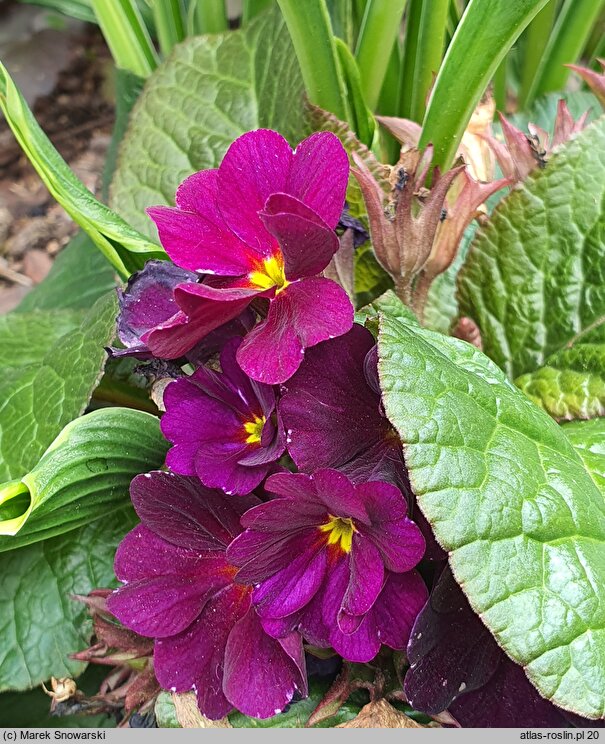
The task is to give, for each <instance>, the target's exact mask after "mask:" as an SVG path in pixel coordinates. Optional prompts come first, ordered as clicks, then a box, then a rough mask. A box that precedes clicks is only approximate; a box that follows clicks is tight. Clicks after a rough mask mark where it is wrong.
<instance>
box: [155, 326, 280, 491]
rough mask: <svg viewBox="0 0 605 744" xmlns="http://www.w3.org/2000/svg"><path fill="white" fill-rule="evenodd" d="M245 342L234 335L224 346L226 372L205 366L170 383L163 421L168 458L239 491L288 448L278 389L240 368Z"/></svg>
mask: <svg viewBox="0 0 605 744" xmlns="http://www.w3.org/2000/svg"><path fill="white" fill-rule="evenodd" d="M240 343H241V339H232V340H231V341H229V342H228V343H227V344H226V345H225V347H224V348H223V351H222V352H221V357H220V360H221V368H222V374H221V373H219V372H215V371H213V370H211V369H207V368H206V367H200V368H199V369H198V370H197V371H196V372H194V373H193V374H192V375H191V377H185V378H180V379H178V380H175V381H174V382H171V383H170V384H169V385H168V387H167V388H166V390H165V392H164V405H165V406H166V413H165V414H164V416H163V417H162V423H161V426H162V432H163V433H164V436H165V437H166V438H167V439H168V440H169V441H170V442H172V443H173V445H174V447H172V449H171V450H170V451H169V452H168V456H167V458H166V462H167V465H168V466H169V467H170V468H171V469H172V470H173V471H174V472H176V473H181V474H182V475H197V476H198V478H199V479H200V480H201V481H202V483H203V484H204V485H206V486H208V487H209V488H221V489H222V490H223V491H225V492H227V493H228V494H237V495H238V496H242V495H245V494H248V493H250V492H251V491H253V490H254V489H255V488H256V487H257V486H258V485H259V484H260V482H261V481H262V480H263V479H264V478H265V477H266V475H267V473H268V472H269V470H270V468H271V467H272V465H273V463H274V462H275V461H276V460H277V459H279V457H280V456H281V454H282V453H283V451H284V448H285V437H284V435H283V430H282V427H281V426H280V425H279V422H278V420H277V417H276V415H275V403H276V401H275V392H274V390H273V388H272V387H271V386H270V385H263V384H262V383H260V382H255V381H254V380H250V379H249V378H248V377H247V376H246V375H245V374H244V373H243V372H242V370H241V369H240V368H239V366H238V364H237V361H236V352H237V349H238V347H239V345H240Z"/></svg>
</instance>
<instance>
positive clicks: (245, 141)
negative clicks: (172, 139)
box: [148, 129, 353, 384]
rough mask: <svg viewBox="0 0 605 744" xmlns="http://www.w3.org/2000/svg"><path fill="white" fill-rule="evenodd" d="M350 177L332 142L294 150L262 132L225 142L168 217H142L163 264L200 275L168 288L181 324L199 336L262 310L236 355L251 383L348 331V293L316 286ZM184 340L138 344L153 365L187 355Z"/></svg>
mask: <svg viewBox="0 0 605 744" xmlns="http://www.w3.org/2000/svg"><path fill="white" fill-rule="evenodd" d="M348 174H349V162H348V158H347V155H346V152H345V150H344V148H343V147H342V145H341V144H340V142H339V140H338V138H337V137H336V136H335V135H333V134H331V133H329V132H320V133H316V134H313V135H312V136H311V137H309V138H307V139H306V140H304V141H303V142H301V143H300V144H299V145H298V147H297V148H296V151H295V152H292V150H291V148H290V146H289V145H288V143H287V142H286V140H285V139H284V138H283V137H282V136H281V135H280V134H278V133H277V132H273V131H271V130H264V129H260V130H257V131H254V132H248V133H247V134H244V135H242V136H241V137H239V138H238V139H237V140H235V142H234V143H233V144H232V145H231V146H230V147H229V149H228V151H227V153H226V155H225V157H224V158H223V161H222V163H221V165H220V167H219V168H218V169H217V170H206V171H200V172H198V173H195V174H193V175H192V176H190V177H189V178H188V179H187V180H186V181H184V182H183V183H182V184H181V185H180V187H179V189H178V191H177V194H176V207H174V208H170V207H153V208H151V209H149V210H148V213H149V215H150V216H151V218H152V219H153V220H154V222H155V223H156V226H157V228H158V232H159V236H160V239H161V241H162V245H163V246H164V248H165V249H166V251H167V253H168V255H169V256H170V257H171V259H172V260H173V261H174V262H175V263H176V264H177V265H178V266H180V267H182V268H183V269H186V270H188V271H194V272H198V273H201V274H206V275H208V276H206V277H205V279H204V280H203V281H202V282H201V283H192V282H188V283H184V284H180V285H179V286H178V287H177V288H176V289H175V292H174V298H175V301H176V303H177V305H178V307H179V310H180V312H181V313H182V314H183V316H184V317H185V318H186V323H185V325H187V324H190V325H193V326H197V325H200V326H203V328H204V330H205V332H208V331H210V330H212V326H213V325H214V327H216V326H217V325H219V324H221V323H224V322H226V321H228V320H230V319H231V318H234V317H236V316H237V315H239V314H240V313H241V311H242V310H243V309H244V308H245V307H247V306H248V305H249V304H250V303H251V302H252V301H253V300H257V299H262V300H265V301H268V313H267V316H266V318H265V319H264V320H262V321H261V323H260V324H259V325H258V326H257V327H256V328H254V329H253V330H252V331H251V332H250V333H249V334H248V335H247V337H246V338H245V340H244V343H242V345H241V346H240V348H239V349H238V353H237V358H238V362H239V364H240V366H241V367H242V369H243V370H244V371H245V372H246V373H247V374H248V375H249V376H250V377H252V378H253V379H255V380H258V381H260V382H264V383H268V384H276V383H280V382H284V381H285V380H287V379H288V378H289V377H290V376H291V375H292V374H293V373H294V372H295V371H296V370H297V369H298V367H299V366H300V363H301V361H302V359H303V355H304V352H305V349H307V348H308V347H311V346H315V345H316V344H318V343H320V342H321V341H325V340H326V339H328V338H333V337H335V336H339V335H341V334H343V333H346V332H347V331H348V330H349V329H350V328H351V325H352V323H353V307H352V305H351V303H350V301H349V298H348V296H347V294H346V292H345V291H344V290H343V289H342V288H341V287H340V286H339V285H337V284H336V283H335V282H332V281H331V280H329V279H326V278H324V277H321V276H319V274H321V272H322V271H323V270H324V269H325V268H326V267H327V266H328V264H329V263H330V260H331V258H332V256H333V255H334V253H336V251H337V250H338V246H339V244H338V238H337V237H336V234H335V232H334V227H335V226H336V225H337V223H338V220H339V218H340V215H341V213H342V209H343V205H344V197H345V190H346V187H347V180H348ZM188 335H189V336H190V335H191V332H189V334H187V333H186V332H185V331H183V333H182V336H181V338H180V339H179V338H177V337H175V334H174V329H172V328H171V329H167V330H165V331H163V330H161V329H159V330H156V332H155V333H154V334H152V335H151V336H150V338H149V339H148V343H149V346H150V348H151V350H152V351H153V353H154V354H155V355H157V356H160V357H166V358H174V357H177V356H181V355H182V354H183V353H185V352H186V351H187V350H188Z"/></svg>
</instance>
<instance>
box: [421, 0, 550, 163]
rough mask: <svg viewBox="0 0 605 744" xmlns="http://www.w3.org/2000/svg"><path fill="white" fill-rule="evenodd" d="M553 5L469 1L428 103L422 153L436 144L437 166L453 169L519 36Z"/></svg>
mask: <svg viewBox="0 0 605 744" xmlns="http://www.w3.org/2000/svg"><path fill="white" fill-rule="evenodd" d="M547 2H548V0H515V1H514V2H511V0H490V2H485V0H470V2H469V3H468V5H467V6H466V10H465V11H464V15H463V16H462V19H461V21H460V23H459V25H458V28H457V29H456V33H455V34H454V38H453V39H452V41H451V43H450V45H449V47H448V50H447V53H446V55H445V58H444V60H443V63H442V65H441V68H440V70H439V74H438V75H437V80H436V81H435V85H434V87H433V90H432V93H431V97H430V99H429V103H428V107H427V111H426V115H425V117H424V122H423V125H422V137H421V140H420V145H421V147H426V145H428V144H430V143H432V144H433V145H434V147H435V158H434V163H435V165H438V166H439V167H440V168H441V169H442V170H446V169H447V168H449V167H450V165H451V164H452V162H453V160H454V157H455V155H456V150H457V149H458V145H459V144H460V140H461V139H462V135H463V134H464V130H465V129H466V125H467V124H468V122H469V121H470V118H471V115H472V113H473V111H474V110H475V106H476V105H477V103H478V102H479V99H480V98H481V96H482V95H483V93H484V92H485V89H486V88H487V85H488V83H489V81H490V79H491V78H492V77H493V75H494V73H495V71H496V70H497V69H498V66H499V65H500V62H501V61H502V60H503V59H504V56H505V55H506V53H507V52H508V50H509V49H510V48H511V47H512V45H513V44H514V43H515V41H516V40H517V38H518V36H519V34H520V33H521V32H522V31H523V29H524V28H525V27H526V26H527V25H528V24H529V22H530V21H531V20H532V18H533V17H534V16H535V15H536V14H537V13H538V12H539V11H540V10H541V9H542V8H543V7H544V6H545V5H546V3H547Z"/></svg>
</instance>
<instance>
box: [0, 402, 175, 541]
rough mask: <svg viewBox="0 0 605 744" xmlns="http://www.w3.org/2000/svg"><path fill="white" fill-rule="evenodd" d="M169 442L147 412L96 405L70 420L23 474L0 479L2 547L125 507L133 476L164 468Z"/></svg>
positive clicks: (39, 537) (52, 533) (55, 532)
mask: <svg viewBox="0 0 605 744" xmlns="http://www.w3.org/2000/svg"><path fill="white" fill-rule="evenodd" d="M167 449H168V444H167V442H166V440H165V439H164V437H163V436H162V433H161V432H160V422H159V420H158V418H157V417H156V416H152V415H151V414H149V413H143V412H142V411H133V410H132V409H130V408H101V409H99V410H97V411H93V412H92V413H89V414H88V415H86V416H81V417H80V418H77V419H76V420H75V421H72V422H71V423H70V424H68V425H67V426H66V427H65V428H64V429H63V431H62V432H61V433H60V434H59V436H58V437H57V438H56V439H55V441H54V442H53V443H52V444H51V445H50V447H49V448H48V449H47V450H46V452H45V453H44V455H43V456H42V457H41V459H40V461H39V462H38V463H37V464H36V465H35V467H34V468H33V469H32V470H31V471H30V472H29V473H28V474H27V475H24V476H23V477H22V478H20V479H17V480H14V481H11V482H9V483H7V484H4V485H0V552H2V551H4V550H12V549H14V548H18V547H21V546H22V545H29V544H30V543H32V542H37V541H39V540H43V539H46V538H48V537H54V536H55V535H61V534H63V533H64V532H68V531H69V530H73V529H75V528H76V527H81V526H82V525H85V524H88V523H89V522H92V521H93V520H95V519H98V518H99V517H105V516H107V515H108V514H111V513H112V512H114V511H116V510H117V509H123V508H124V506H125V505H126V504H128V487H129V485H130V481H131V480H132V479H133V478H134V477H135V475H138V474H139V473H144V472H146V471H147V470H153V469H156V468H160V467H162V465H163V464H164V458H165V456H166V451H167ZM15 501H16V502H17V503H18V504H19V506H20V507H21V508H20V509H17V510H15V509H11V506H12V505H13V502H15ZM15 512H16V513H15Z"/></svg>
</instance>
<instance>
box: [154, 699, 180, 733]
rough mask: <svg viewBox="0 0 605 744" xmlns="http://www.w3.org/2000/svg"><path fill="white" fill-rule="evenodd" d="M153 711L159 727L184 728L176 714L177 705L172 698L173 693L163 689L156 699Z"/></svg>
mask: <svg viewBox="0 0 605 744" xmlns="http://www.w3.org/2000/svg"><path fill="white" fill-rule="evenodd" d="M153 712H154V713H155V718H156V721H157V724H158V728H182V726H181V724H180V723H179V719H178V718H177V716H176V707H175V705H174V700H173V699H172V693H171V692H166V691H165V690H162V692H160V694H159V695H158V697H157V700H156V701H155V707H154V710H153Z"/></svg>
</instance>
